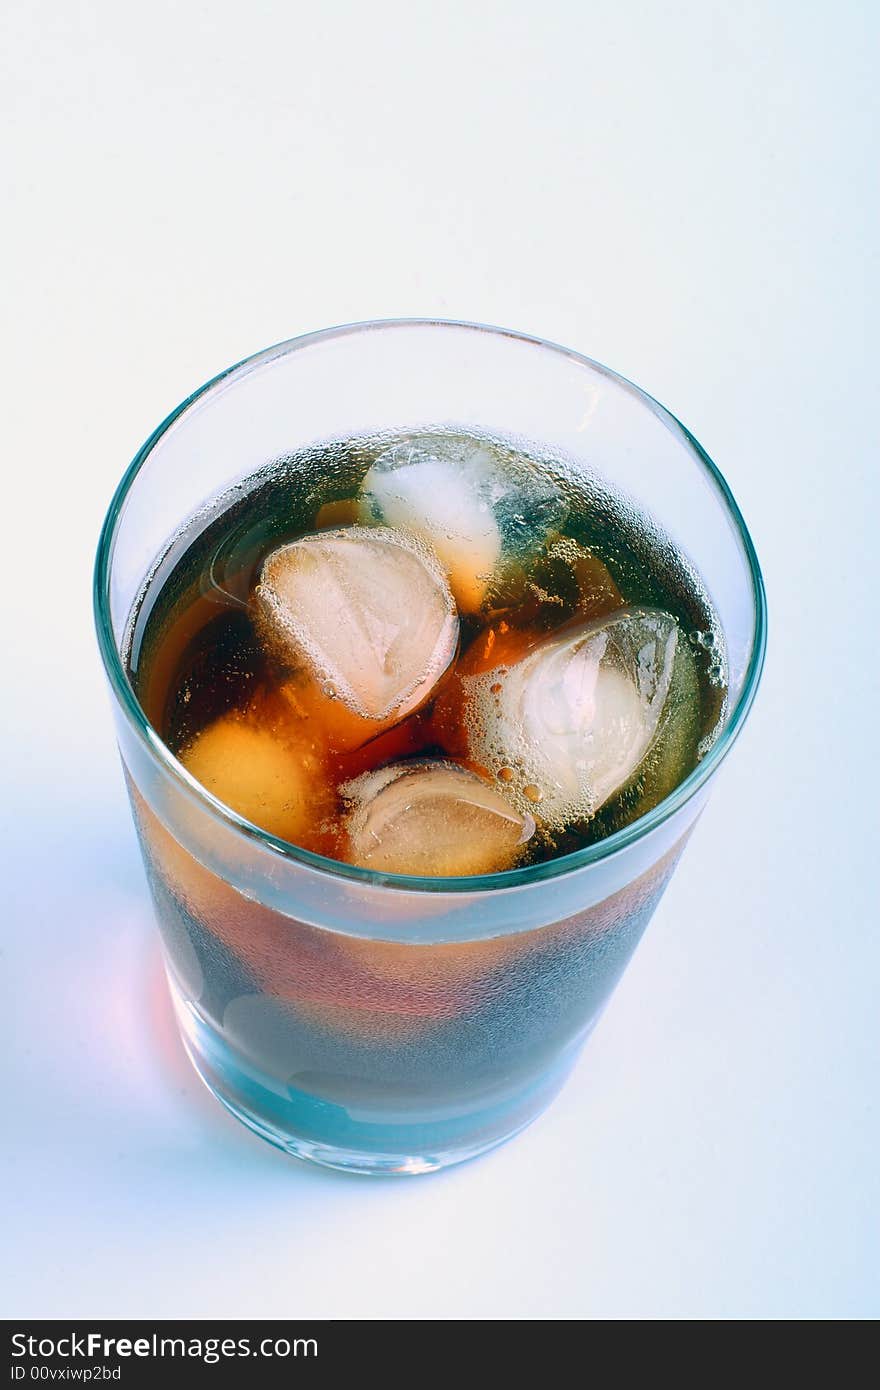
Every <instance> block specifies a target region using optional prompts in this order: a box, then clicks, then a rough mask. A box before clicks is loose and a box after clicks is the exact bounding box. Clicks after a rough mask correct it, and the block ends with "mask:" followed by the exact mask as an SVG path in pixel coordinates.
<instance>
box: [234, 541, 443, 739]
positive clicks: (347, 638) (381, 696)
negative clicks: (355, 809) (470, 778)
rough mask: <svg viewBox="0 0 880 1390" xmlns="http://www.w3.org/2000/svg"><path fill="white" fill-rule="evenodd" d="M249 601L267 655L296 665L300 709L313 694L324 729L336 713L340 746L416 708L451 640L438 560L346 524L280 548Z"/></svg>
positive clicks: (413, 544) (416, 545) (415, 544)
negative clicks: (325, 711) (323, 710)
mask: <svg viewBox="0 0 880 1390" xmlns="http://www.w3.org/2000/svg"><path fill="white" fill-rule="evenodd" d="M255 604H256V612H257V620H258V626H259V627H260V629H261V632H262V634H263V637H264V640H265V641H266V642H267V644H268V645H269V647H270V649H271V650H272V652H273V654H274V655H275V656H276V658H279V659H280V660H281V662H282V664H284V665H286V666H288V667H290V668H292V669H294V670H296V669H297V668H298V673H299V680H300V683H301V685H302V686H303V689H302V691H301V695H302V702H303V703H304V705H306V706H308V707H309V710H310V712H311V713H314V712H315V699H316V698H317V699H318V701H319V703H320V702H321V701H323V702H324V704H325V705H328V704H329V705H330V706H331V709H330V717H329V721H328V722H329V724H330V725H331V726H332V725H333V723H334V721H333V718H332V705H333V704H334V703H335V704H336V705H337V706H338V707H341V708H340V715H341V718H340V719H339V720H337V721H336V722H337V723H338V725H339V729H338V730H337V732H338V733H339V735H340V740H341V743H342V744H343V745H344V746H356V745H357V743H358V742H361V743H363V742H364V741H365V740H366V739H367V738H369V737H372V736H374V735H375V734H377V733H379V732H380V731H381V730H382V729H383V728H386V727H388V725H390V724H394V723H397V722H398V721H399V720H401V719H403V718H405V716H406V715H408V714H410V713H411V712H412V711H413V710H414V709H417V708H418V706H419V705H421V704H422V703H423V702H424V701H425V700H426V699H427V697H428V695H429V694H430V693H431V691H432V690H433V688H434V686H435V685H436V683H437V681H438V680H439V679H440V677H441V676H442V675H443V673H444V671H445V670H446V669H447V667H448V666H449V664H450V662H451V661H452V659H453V657H454V656H455V652H456V647H457V643H458V617H457V615H456V612H455V604H454V602H453V599H452V594H451V593H450V590H449V585H448V583H447V581H446V577H445V575H444V574H443V572H442V570H441V567H440V565H439V563H438V561H437V560H436V558H435V557H434V556H433V555H432V554H431V552H430V551H429V550H428V549H427V547H425V546H423V545H422V544H421V543H420V542H419V541H417V540H414V539H413V538H411V537H408V536H403V535H398V534H397V533H395V532H393V531H390V530H388V529H387V528H377V529H375V530H374V529H369V528H366V527H360V526H352V527H350V528H348V529H347V530H340V531H326V532H321V533H319V534H317V535H312V536H306V537H305V538H304V539H303V540H298V541H294V542H293V543H292V544H290V545H283V546H281V547H280V549H278V550H275V551H273V552H272V554H271V555H269V556H268V557H267V559H266V560H265V562H264V564H263V570H262V574H261V578H260V583H259V585H258V586H257V589H256V591H255ZM292 693H293V694H295V693H296V682H294V685H293V689H292ZM319 713H320V711H319Z"/></svg>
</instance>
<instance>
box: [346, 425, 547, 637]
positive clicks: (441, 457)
mask: <svg viewBox="0 0 880 1390" xmlns="http://www.w3.org/2000/svg"><path fill="white" fill-rule="evenodd" d="M361 497H362V507H363V517H364V519H365V520H367V521H370V520H371V521H378V522H383V523H385V524H386V525H388V526H398V527H401V528H403V529H404V530H406V531H408V532H409V533H410V534H412V535H416V536H419V537H420V538H421V539H422V540H424V541H426V542H427V543H428V544H429V545H431V546H432V547H433V549H434V551H435V552H436V554H437V555H438V556H439V558H440V560H441V561H442V563H443V565H444V566H445V568H446V571H447V573H448V575H449V582H450V584H451V585H452V592H453V593H454V595H455V599H456V602H457V603H458V606H459V609H460V610H461V612H463V613H474V612H477V611H478V609H479V608H480V607H481V605H482V603H483V600H484V598H485V596H486V591H487V589H488V587H489V585H490V584H491V583H492V581H493V579H494V578H495V577H496V576H497V575H498V572H499V568H500V566H501V564H502V560H503V558H504V556H505V555H508V554H512V553H523V552H524V551H525V550H527V549H529V548H531V547H532V546H533V545H535V544H538V545H540V544H541V543H542V541H543V540H544V537H545V534H546V532H547V530H548V529H549V528H550V526H552V525H555V524H556V523H558V521H559V520H560V519H561V517H562V516H563V515H564V513H565V511H566V505H565V502H564V501H563V499H562V497H561V496H560V494H559V491H558V489H557V488H556V487H555V485H554V484H552V483H551V482H550V481H549V479H547V478H545V477H544V476H543V475H542V474H541V473H540V472H539V470H538V466H537V464H529V463H528V462H527V461H525V460H524V459H522V458H519V457H517V456H516V455H514V454H512V453H507V452H506V451H502V450H500V449H497V448H495V447H494V446H490V445H489V444H487V443H485V442H481V441H479V440H476V439H469V438H468V437H467V436H466V435H453V434H447V435H415V436H413V437H412V438H410V439H407V440H405V441H402V442H400V443H398V444H393V445H392V446H391V447H390V448H388V449H386V450H385V452H384V453H382V454H380V455H379V457H378V458H377V459H376V460H375V462H374V463H373V465H372V467H371V468H370V469H369V471H368V472H367V474H366V476H365V478H364V481H363V484H362V487H361Z"/></svg>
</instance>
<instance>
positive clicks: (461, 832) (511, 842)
mask: <svg viewBox="0 0 880 1390" xmlns="http://www.w3.org/2000/svg"><path fill="white" fill-rule="evenodd" d="M342 794H343V796H344V797H345V799H346V800H347V801H348V803H349V807H350V810H349V813H348V817H347V831H348V845H349V858H350V861H351V863H353V864H359V865H360V866H361V867H362V868H366V869H378V870H382V871H384V872H386V873H398V874H424V875H442V876H447V877H448V876H458V875H462V874H486V873H495V872H498V871H500V870H502V869H507V868H509V867H510V866H511V864H513V863H514V861H515V860H516V859H517V858H518V857H519V854H520V851H521V849H522V846H523V845H524V844H525V843H526V841H527V840H528V839H529V838H530V836H531V835H532V834H533V833H534V830H535V822H534V819H533V818H532V816H531V815H530V814H529V813H528V812H525V813H520V812H518V811H517V810H515V809H514V808H513V807H512V806H511V805H510V803H509V802H508V801H507V800H506V799H505V798H504V797H503V796H501V795H500V793H499V792H497V791H496V790H495V788H494V787H492V786H490V785H488V784H487V783H486V782H485V781H483V779H482V778H481V777H478V776H477V775H476V774H475V773H473V772H469V771H468V770H467V769H466V768H463V767H459V766H458V764H457V763H451V762H411V763H396V764H392V765H391V766H389V767H383V768H379V769H377V770H376V771H374V772H367V773H365V774H364V775H363V776H362V777H358V778H356V779H355V781H354V782H349V783H347V784H346V785H345V786H343V788H342Z"/></svg>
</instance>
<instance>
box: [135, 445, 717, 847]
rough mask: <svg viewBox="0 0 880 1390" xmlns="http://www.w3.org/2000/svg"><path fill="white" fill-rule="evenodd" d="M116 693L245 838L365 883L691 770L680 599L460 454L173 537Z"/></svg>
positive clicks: (463, 448) (561, 467)
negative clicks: (360, 869) (361, 872)
mask: <svg viewBox="0 0 880 1390" xmlns="http://www.w3.org/2000/svg"><path fill="white" fill-rule="evenodd" d="M127 655H128V667H129V674H130V678H131V680H132V683H133V685H134V689H135V691H136V693H137V695H138V698H139V700H140V701H141V704H142V706H143V708H144V710H145V712H146V714H147V717H148V718H149V720H150V722H151V723H152V724H153V726H154V727H155V728H156V729H157V731H158V732H159V733H160V735H161V737H162V738H163V739H164V740H165V742H166V743H167V744H168V746H169V747H170V748H171V750H172V751H173V752H174V753H175V754H176V755H177V756H178V757H180V758H181V760H182V761H183V762H184V764H185V765H186V766H187V767H188V768H189V770H190V772H191V773H192V774H193V776H195V777H196V778H197V779H198V780H200V781H201V782H202V783H203V784H204V785H205V786H206V787H207V788H208V789H209V790H210V791H211V792H213V794H214V795H216V796H217V797H218V798H219V799H220V800H221V801H224V802H225V803H226V804H228V805H230V806H232V808H233V809H234V810H236V811H237V812H238V813H239V814H240V815H242V816H244V817H245V818H246V819H248V820H251V821H253V822H254V823H255V824H257V825H260V826H261V827H262V828H263V829H265V830H268V831H269V832H270V833H272V834H274V835H277V836H278V837H279V838H281V839H285V840H289V841H290V842H292V843H294V844H298V845H301V846H303V847H305V848H307V849H310V850H313V851H315V852H318V853H322V854H326V855H328V856H330V857H333V858H337V859H343V860H347V861H349V862H353V863H359V864H361V865H362V866H364V867H371V868H374V869H377V870H379V871H384V872H410V873H420V874H422V873H435V874H469V873H485V872H492V871H495V870H501V869H505V868H509V867H512V866H514V865H516V866H518V865H522V864H527V863H533V862H538V861H540V860H544V859H547V858H551V857H553V856H556V855H559V854H563V853H567V852H569V851H571V850H574V849H577V848H579V847H581V846H583V845H586V844H589V843H592V842H594V841H595V840H597V839H600V838H602V837H603V836H605V835H608V834H610V833H611V832H612V831H614V830H616V829H619V828H621V827H622V826H624V825H626V824H629V823H630V822H631V821H633V820H635V819H636V818H638V817H639V816H640V815H643V814H644V813H645V812H646V811H648V810H649V809H651V807H653V806H654V805H656V804H657V803H658V802H659V801H660V800H662V798H663V797H665V796H667V795H668V794H669V793H670V792H671V791H672V790H673V789H674V787H675V786H676V785H677V784H678V783H679V782H680V781H681V780H682V779H683V778H684V777H685V776H686V775H687V774H688V772H690V771H691V769H692V768H693V767H694V766H695V764H696V763H697V761H698V760H699V758H700V757H701V756H702V755H703V754H704V753H705V751H706V750H707V748H708V747H709V746H710V744H711V742H712V740H713V738H714V735H715V731H716V729H717V726H718V723H719V720H720V718H721V715H722V713H723V708H724V700H725V693H726V684H725V655H724V649H723V644H722V641H721V638H720V632H719V626H718V623H717V620H716V618H715V615H714V613H713V610H712V607H711V604H710V602H709V600H708V598H707V596H706V594H705V592H704V590H703V588H702V585H701V583H700V580H699V577H698V576H697V575H696V574H695V573H694V572H693V570H692V568H691V567H690V566H689V565H688V563H687V562H686V560H685V559H684V557H682V556H681V555H680V554H679V553H678V552H677V551H676V550H675V548H674V547H673V546H672V545H671V543H670V542H669V541H668V539H667V538H665V537H664V536H663V535H661V534H660V533H659V532H658V530H657V529H656V527H654V526H653V525H652V524H651V522H650V521H649V520H648V519H647V518H645V517H643V516H639V515H637V514H635V513H634V512H633V511H632V509H631V508H630V507H629V506H627V505H626V504H624V503H623V502H621V501H620V500H618V499H615V498H614V497H612V496H611V495H610V494H609V493H608V492H607V491H604V490H603V489H602V488H601V487H600V486H599V485H598V484H596V483H594V482H591V480H590V479H588V478H586V479H585V478H584V477H583V476H577V475H575V473H574V471H573V470H570V469H569V468H567V467H566V465H565V464H564V463H563V462H554V461H550V460H547V459H543V458H539V457H537V456H533V455H529V454H525V453H523V452H520V451H518V450H516V449H514V448H512V447H511V446H510V445H507V444H505V443H503V442H500V441H495V440H489V439H477V438H473V437H471V436H467V435H463V434H451V433H444V432H440V431H437V432H433V433H426V434H420V435H415V436H406V437H402V438H398V439H394V438H387V439H375V440H362V441H354V442H351V441H348V442H346V443H336V444H330V445H327V446H325V447H324V448H322V449H320V450H314V451H312V452H310V453H307V454H302V455H297V456H293V457H291V458H289V459H285V460H281V461H279V462H277V463H276V464H274V465H272V466H271V467H269V468H267V469H265V470H263V471H262V472H261V473H259V474H257V475H255V476H254V477H253V478H251V479H250V480H249V481H248V482H247V483H245V484H241V485H239V486H238V487H237V488H236V489H235V490H234V491H233V492H231V493H229V494H227V495H226V496H225V497H223V498H221V499H219V500H218V502H216V503H215V504H214V505H213V507H212V508H211V510H210V512H209V513H208V514H202V515H200V517H199V518H197V519H196V520H194V521H192V522H191V523H190V524H189V525H188V526H186V527H185V528H184V529H183V530H182V531H181V532H180V533H179V535H178V536H177V537H175V539H174V541H173V542H172V544H171V546H170V547H169V549H168V551H167V553H166V554H165V556H164V557H163V558H162V560H161V561H160V563H159V564H158V565H157V567H156V570H155V572H154V574H153V575H152V576H151V579H150V582H149V583H148V585H147V586H146V589H145V591H144V594H143V595H142V598H141V600H140V602H139V604H138V605H137V607H136V609H135V612H134V614H133V616H132V622H131V625H130V640H129V648H128V653H127Z"/></svg>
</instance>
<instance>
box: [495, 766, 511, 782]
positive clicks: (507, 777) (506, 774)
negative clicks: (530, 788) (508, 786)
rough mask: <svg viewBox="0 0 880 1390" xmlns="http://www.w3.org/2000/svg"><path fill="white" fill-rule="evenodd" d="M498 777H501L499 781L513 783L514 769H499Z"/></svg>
mask: <svg viewBox="0 0 880 1390" xmlns="http://www.w3.org/2000/svg"><path fill="white" fill-rule="evenodd" d="M498 777H499V779H500V780H501V781H502V782H512V781H513V768H512V767H499V769H498Z"/></svg>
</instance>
